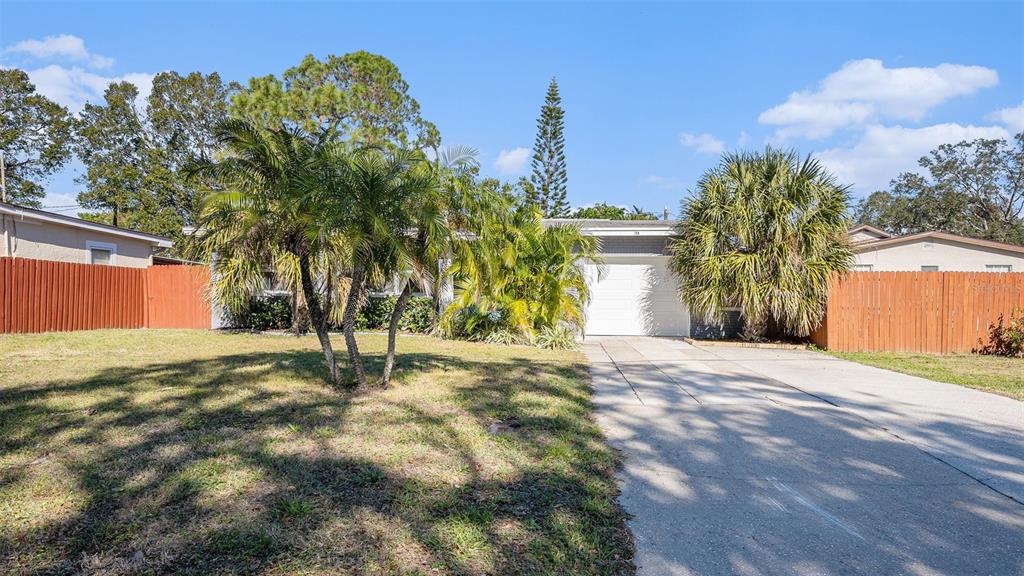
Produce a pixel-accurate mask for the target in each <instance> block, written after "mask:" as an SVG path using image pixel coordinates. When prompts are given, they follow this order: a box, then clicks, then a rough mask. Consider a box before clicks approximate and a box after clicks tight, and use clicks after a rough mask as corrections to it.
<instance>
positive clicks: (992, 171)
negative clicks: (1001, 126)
mask: <svg viewBox="0 0 1024 576" xmlns="http://www.w3.org/2000/svg"><path fill="white" fill-rule="evenodd" d="M918 164H919V165H920V166H921V167H922V168H924V169H925V170H926V172H927V174H926V175H921V174H918V173H916V172H904V173H902V174H900V175H899V176H898V177H897V178H896V179H894V180H893V181H892V184H891V188H890V190H882V191H878V192H875V193H873V194H871V195H870V196H868V197H867V198H866V199H864V200H862V201H861V202H860V203H859V204H858V205H857V208H856V210H855V211H854V219H855V220H856V221H857V222H860V223H863V224H871V225H872V226H876V227H878V228H882V229H884V230H887V231H888V232H891V233H893V234H912V233H915V232H925V231H928V230H941V231H944V232H949V233H952V234H960V235H962V236H971V237H974V238H982V239H985V240H995V241H999V242H1009V243H1014V244H1022V243H1024V132H1021V133H1018V134H1017V135H1016V136H1015V137H1014V138H1013V140H1012V141H1010V142H1007V141H1005V140H986V139H979V140H973V141H964V142H959V143H957V144H943V145H942V146H940V147H939V148H937V149H935V150H932V151H931V152H930V153H929V154H928V156H925V157H923V158H921V160H920V161H919V162H918Z"/></svg>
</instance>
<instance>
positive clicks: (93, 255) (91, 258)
mask: <svg viewBox="0 0 1024 576" xmlns="http://www.w3.org/2000/svg"><path fill="white" fill-rule="evenodd" d="M85 258H86V260H85V263H86V264H103V265H106V266H114V265H116V264H117V244H111V243H110V242H94V241H92V240H86V242H85Z"/></svg>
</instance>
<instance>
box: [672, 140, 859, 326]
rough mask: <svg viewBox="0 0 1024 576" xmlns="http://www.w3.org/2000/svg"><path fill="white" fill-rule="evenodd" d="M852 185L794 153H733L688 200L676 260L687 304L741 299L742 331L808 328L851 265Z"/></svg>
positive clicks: (707, 306)
mask: <svg viewBox="0 0 1024 576" xmlns="http://www.w3.org/2000/svg"><path fill="white" fill-rule="evenodd" d="M848 229H849V221H848V218H847V189H846V188H845V187H842V186H840V185H838V184H837V183H836V182H835V179H834V178H833V176H832V175H831V174H829V173H828V172H827V171H826V170H825V169H824V168H823V167H822V166H821V165H820V164H819V163H818V162H817V161H816V160H813V159H812V158H810V157H807V158H806V159H803V160H801V159H800V158H799V157H798V156H797V154H796V153H795V152H787V151H782V150H776V149H773V148H766V149H765V150H764V151H763V152H755V153H739V154H728V155H726V156H724V157H723V159H722V162H721V163H720V164H719V165H718V166H717V167H715V168H713V169H711V170H709V171H708V172H706V173H705V174H704V176H703V177H702V178H701V180H700V182H699V183H698V185H697V190H696V193H695V195H694V196H693V197H692V198H690V199H688V200H685V201H684V202H683V218H682V220H681V221H680V223H679V226H678V238H677V239H676V240H675V241H673V243H672V260H671V268H672V270H673V271H674V272H675V274H676V275H677V277H678V278H679V280H680V295H681V298H682V300H683V302H684V303H686V304H687V305H688V306H689V308H690V311H691V313H693V314H697V315H700V316H702V317H704V318H705V319H707V320H710V321H721V320H723V318H724V315H725V312H726V310H727V309H729V308H732V307H738V308H739V309H740V313H741V315H742V316H743V319H744V322H745V326H746V328H745V335H746V336H747V337H748V338H752V339H759V338H763V337H765V336H783V335H789V336H797V337H803V336H807V335H808V334H809V333H810V331H811V330H813V329H814V328H815V327H816V326H817V325H818V323H819V322H820V320H821V316H822V314H823V313H824V309H825V308H824V307H825V298H826V296H827V294H828V279H829V276H830V275H831V274H832V273H833V272H842V271H845V270H847V269H848V268H849V266H850V263H851V261H852V259H853V254H852V251H851V248H850V246H849V241H848V239H847V230H848Z"/></svg>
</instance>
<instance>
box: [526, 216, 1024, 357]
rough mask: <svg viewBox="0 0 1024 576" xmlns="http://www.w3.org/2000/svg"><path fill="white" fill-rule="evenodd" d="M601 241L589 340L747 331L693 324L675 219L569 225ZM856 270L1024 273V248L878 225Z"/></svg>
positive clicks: (733, 323) (867, 234) (859, 233)
mask: <svg viewBox="0 0 1024 576" xmlns="http://www.w3.org/2000/svg"><path fill="white" fill-rule="evenodd" d="M544 222H545V224H547V225H553V224H563V223H568V224H575V225H578V226H580V227H581V228H582V230H583V233H585V234H589V235H592V236H597V237H599V238H600V239H601V242H602V248H601V250H602V256H603V257H604V260H605V267H604V268H605V269H604V274H603V275H602V276H601V278H600V279H599V280H598V269H597V266H595V265H593V264H587V274H588V277H589V278H590V279H591V299H590V303H589V304H588V306H587V321H586V326H585V329H584V333H585V334H587V335H652V336H691V335H692V336H693V337H695V338H720V337H723V336H732V335H735V334H737V333H738V332H739V330H740V329H741V326H742V324H741V321H740V318H739V312H738V311H731V312H730V313H728V314H727V317H726V322H725V325H724V326H718V325H714V324H707V323H704V322H703V321H701V320H700V319H699V318H695V317H691V315H690V313H689V310H687V308H686V306H684V305H683V304H681V303H680V302H679V298H678V295H677V289H678V288H677V287H678V283H677V281H676V279H675V278H674V277H673V276H672V274H671V272H670V271H669V268H668V263H669V241H670V239H671V237H672V236H673V234H675V226H676V224H677V222H675V221H671V220H564V219H549V220H545V221H544ZM850 239H851V241H852V242H853V245H854V253H855V265H854V269H856V270H874V271H897V270H898V271H922V270H925V271H928V270H938V271H979V272H985V271H989V272H1024V246H1014V245H1009V244H1000V243H998V242H990V241H987V240H976V239H973V238H964V237H962V236H954V235H952V234H945V233H942V232H925V233H922V234H911V235H907V236H899V237H893V236H891V235H890V234H887V233H885V232H883V231H882V230H879V229H877V228H872V227H871V226H857V227H855V228H853V229H851V230H850Z"/></svg>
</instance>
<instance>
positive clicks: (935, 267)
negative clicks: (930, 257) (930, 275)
mask: <svg viewBox="0 0 1024 576" xmlns="http://www.w3.org/2000/svg"><path fill="white" fill-rule="evenodd" d="M926 268H927V270H926ZM938 271H939V266H938V265H937V264H922V265H921V272H938Z"/></svg>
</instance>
